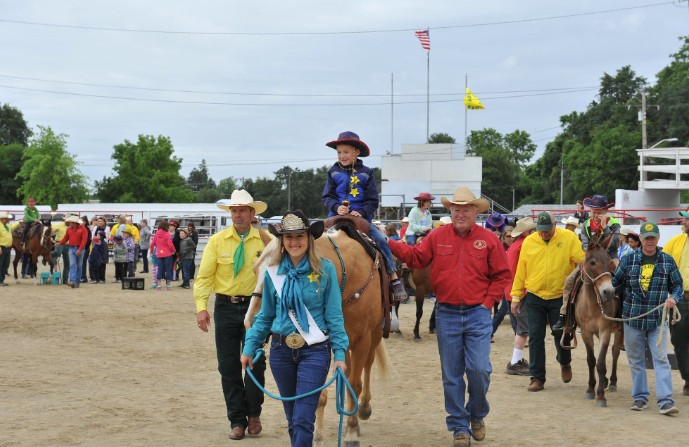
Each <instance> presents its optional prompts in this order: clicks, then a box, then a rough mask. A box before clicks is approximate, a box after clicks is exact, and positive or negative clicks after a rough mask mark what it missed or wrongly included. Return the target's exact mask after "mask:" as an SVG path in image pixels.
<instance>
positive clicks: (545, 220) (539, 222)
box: [536, 211, 553, 231]
mask: <svg viewBox="0 0 689 447" xmlns="http://www.w3.org/2000/svg"><path fill="white" fill-rule="evenodd" d="M552 228H553V219H552V218H551V217H550V214H549V213H547V212H545V211H541V212H540V213H538V217H537V218H536V231H550V230H551V229H552Z"/></svg>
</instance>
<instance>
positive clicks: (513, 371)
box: [505, 359, 531, 376]
mask: <svg viewBox="0 0 689 447" xmlns="http://www.w3.org/2000/svg"><path fill="white" fill-rule="evenodd" d="M505 372H506V373H507V374H510V375H512V376H530V375H531V372H530V371H529V364H528V363H526V360H524V359H521V360H520V361H518V362H517V363H514V364H512V362H507V368H505Z"/></svg>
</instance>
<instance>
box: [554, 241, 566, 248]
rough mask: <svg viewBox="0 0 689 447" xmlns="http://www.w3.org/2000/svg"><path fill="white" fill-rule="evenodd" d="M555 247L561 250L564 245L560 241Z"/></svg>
mask: <svg viewBox="0 0 689 447" xmlns="http://www.w3.org/2000/svg"><path fill="white" fill-rule="evenodd" d="M555 246H556V247H557V248H562V247H564V246H565V244H563V243H562V241H560V242H558V243H557V244H555Z"/></svg>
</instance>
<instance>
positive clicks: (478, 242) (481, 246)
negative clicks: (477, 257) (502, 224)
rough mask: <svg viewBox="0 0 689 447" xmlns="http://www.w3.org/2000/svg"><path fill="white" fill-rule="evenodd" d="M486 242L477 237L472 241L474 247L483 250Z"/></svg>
mask: <svg viewBox="0 0 689 447" xmlns="http://www.w3.org/2000/svg"><path fill="white" fill-rule="evenodd" d="M487 246H488V244H487V243H486V241H484V240H483V239H477V240H475V241H474V248H475V249H477V250H483V249H484V248H486V247H487Z"/></svg>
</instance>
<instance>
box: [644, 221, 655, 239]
mask: <svg viewBox="0 0 689 447" xmlns="http://www.w3.org/2000/svg"><path fill="white" fill-rule="evenodd" d="M650 236H653V237H660V230H658V225H656V224H655V222H645V223H642V224H641V227H639V237H640V238H641V239H646V238H647V237H650Z"/></svg>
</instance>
